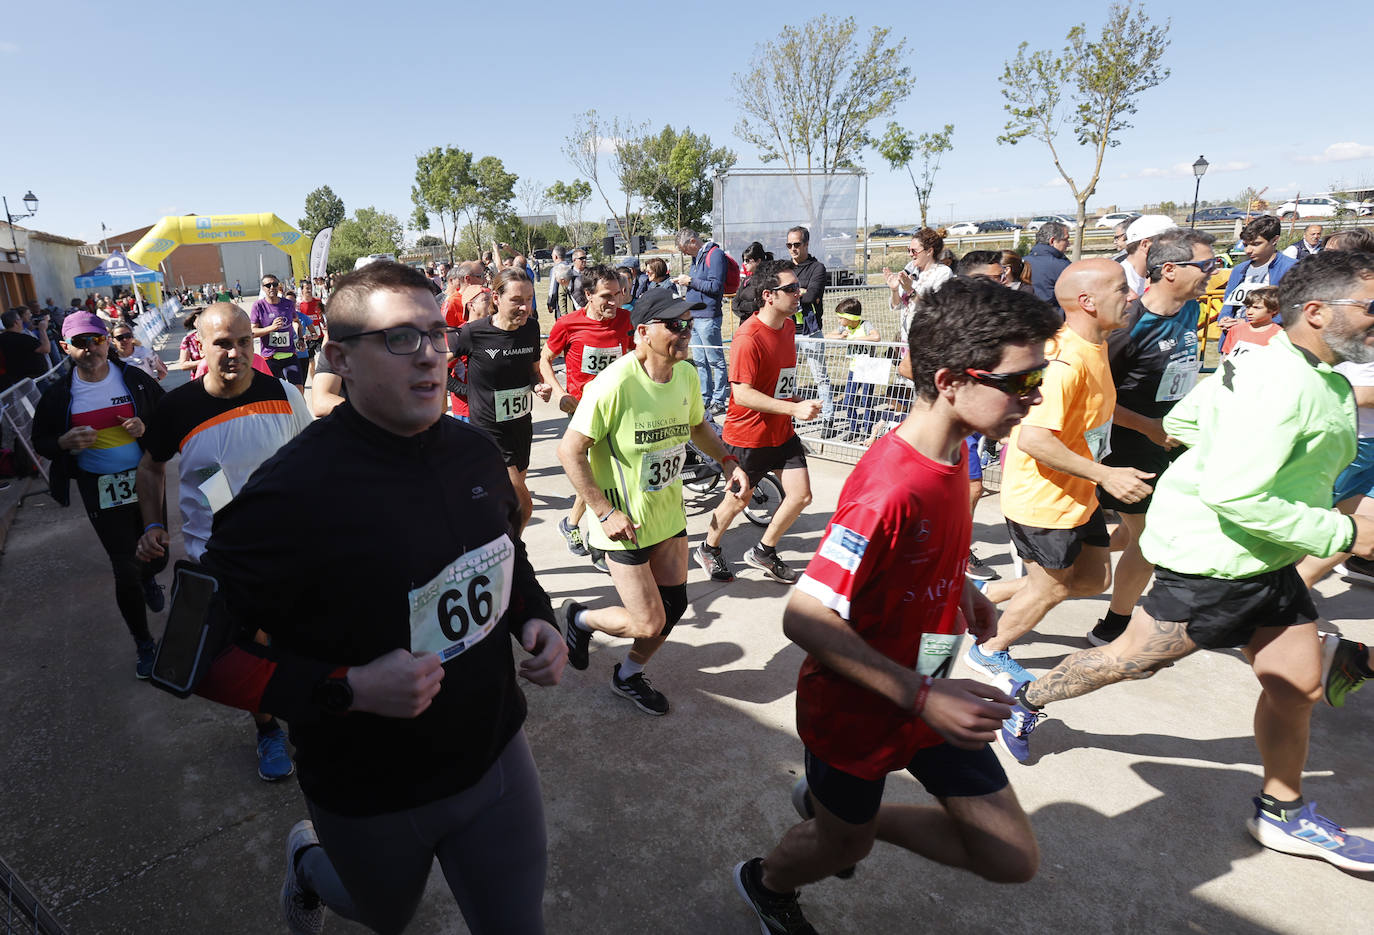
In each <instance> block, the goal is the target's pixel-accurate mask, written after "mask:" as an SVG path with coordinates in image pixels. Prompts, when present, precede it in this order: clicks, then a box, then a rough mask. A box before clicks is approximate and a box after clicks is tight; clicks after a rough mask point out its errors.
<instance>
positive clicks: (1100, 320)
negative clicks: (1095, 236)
mask: <svg viewBox="0 0 1374 935" xmlns="http://www.w3.org/2000/svg"><path fill="white" fill-rule="evenodd" d="M1129 295H1130V290H1129V289H1128V288H1127V286H1126V274H1125V272H1124V271H1123V270H1122V269H1121V266H1120V264H1118V263H1115V262H1113V261H1111V260H1108V259H1105V258H1101V257H1099V258H1096V259H1092V260H1079V261H1078V262H1077V263H1070V264H1069V265H1068V266H1066V267H1065V268H1064V272H1062V273H1060V274H1059V279H1058V281H1056V282H1055V284H1054V298H1055V300H1056V301H1057V302H1058V303H1059V307H1060V308H1062V309H1063V310H1064V314H1065V316H1066V317H1067V320H1068V322H1069V325H1070V327H1073V329H1074V330H1075V331H1079V333H1080V334H1082V331H1080V330H1079V326H1082V327H1084V328H1086V329H1087V330H1090V331H1091V330H1093V329H1097V330H1099V331H1101V332H1102V333H1103V334H1105V333H1106V332H1108V331H1115V330H1116V329H1117V328H1120V327H1121V326H1122V325H1124V324H1125V323H1126V316H1125V312H1126V300H1127V298H1128V297H1129ZM1084 336H1085V337H1089V335H1084ZM1094 343H1096V341H1094Z"/></svg>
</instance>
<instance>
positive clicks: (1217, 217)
mask: <svg viewBox="0 0 1374 935" xmlns="http://www.w3.org/2000/svg"><path fill="white" fill-rule="evenodd" d="M1247 217H1248V215H1247V214H1246V213H1245V212H1244V211H1242V210H1240V209H1239V208H1236V207H1232V206H1231V205H1218V206H1216V207H1213V208H1198V209H1197V213H1196V214H1190V215H1188V218H1187V220H1189V221H1191V222H1192V223H1194V224H1196V223H1198V222H1200V221H1243V220H1245V219H1246V218H1247Z"/></svg>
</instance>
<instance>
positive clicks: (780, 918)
mask: <svg viewBox="0 0 1374 935" xmlns="http://www.w3.org/2000/svg"><path fill="white" fill-rule="evenodd" d="M762 868H763V858H762V857H755V858H753V859H752V860H743V861H740V862H739V863H737V864H735V889H737V890H739V894H740V895H741V896H743V897H744V901H745V902H747V903H748V904H749V908H750V909H753V910H754V915H756V916H758V917H759V932H761V933H762V935H816V930H815V929H814V928H812V926H811V923H810V922H807V921H806V917H805V916H803V915H802V911H801V906H800V905H799V904H798V903H797V894H796V893H787V894H786V895H784V894H780V893H773V892H770V891H769V890H767V889H765V888H764V885H763V882H762V881H761V880H760V879H759V877H760V876H761V872H762Z"/></svg>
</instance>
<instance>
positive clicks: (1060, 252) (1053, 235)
mask: <svg viewBox="0 0 1374 935" xmlns="http://www.w3.org/2000/svg"><path fill="white" fill-rule="evenodd" d="M1068 248H1069V227H1068V225H1067V224H1064V223H1062V222H1060V221H1046V222H1045V223H1044V224H1041V225H1040V229H1039V230H1038V231H1036V232H1035V245H1034V246H1033V247H1031V248H1030V252H1029V253H1027V254H1026V265H1027V266H1029V267H1030V268H1031V287H1032V288H1033V289H1034V290H1035V297H1036V298H1037V299H1039V300H1040V301H1042V302H1049V303H1050V304H1051V305H1053V304H1054V301H1055V289H1054V285H1055V283H1056V282H1058V280H1059V276H1060V274H1062V273H1063V272H1064V270H1065V269H1066V268H1067V267H1068V265H1069V258H1068V257H1067V256H1065V255H1064V251H1065V250H1067V249H1068ZM1064 311H1067V309H1065V310H1064Z"/></svg>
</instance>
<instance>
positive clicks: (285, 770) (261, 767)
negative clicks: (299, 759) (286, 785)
mask: <svg viewBox="0 0 1374 935" xmlns="http://www.w3.org/2000/svg"><path fill="white" fill-rule="evenodd" d="M295 771H296V764H295V763H292V762H291V754H289V753H287V752H286V732H285V731H283V730H282V729H281V728H280V727H278V728H277V729H275V730H270V731H268V732H267V733H265V734H259V735H258V778H259V779H261V780H262V781H263V782H277V781H279V780H282V779H285V778H286V777H287V776H290V775H291V774H292V773H294V772H295Z"/></svg>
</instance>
